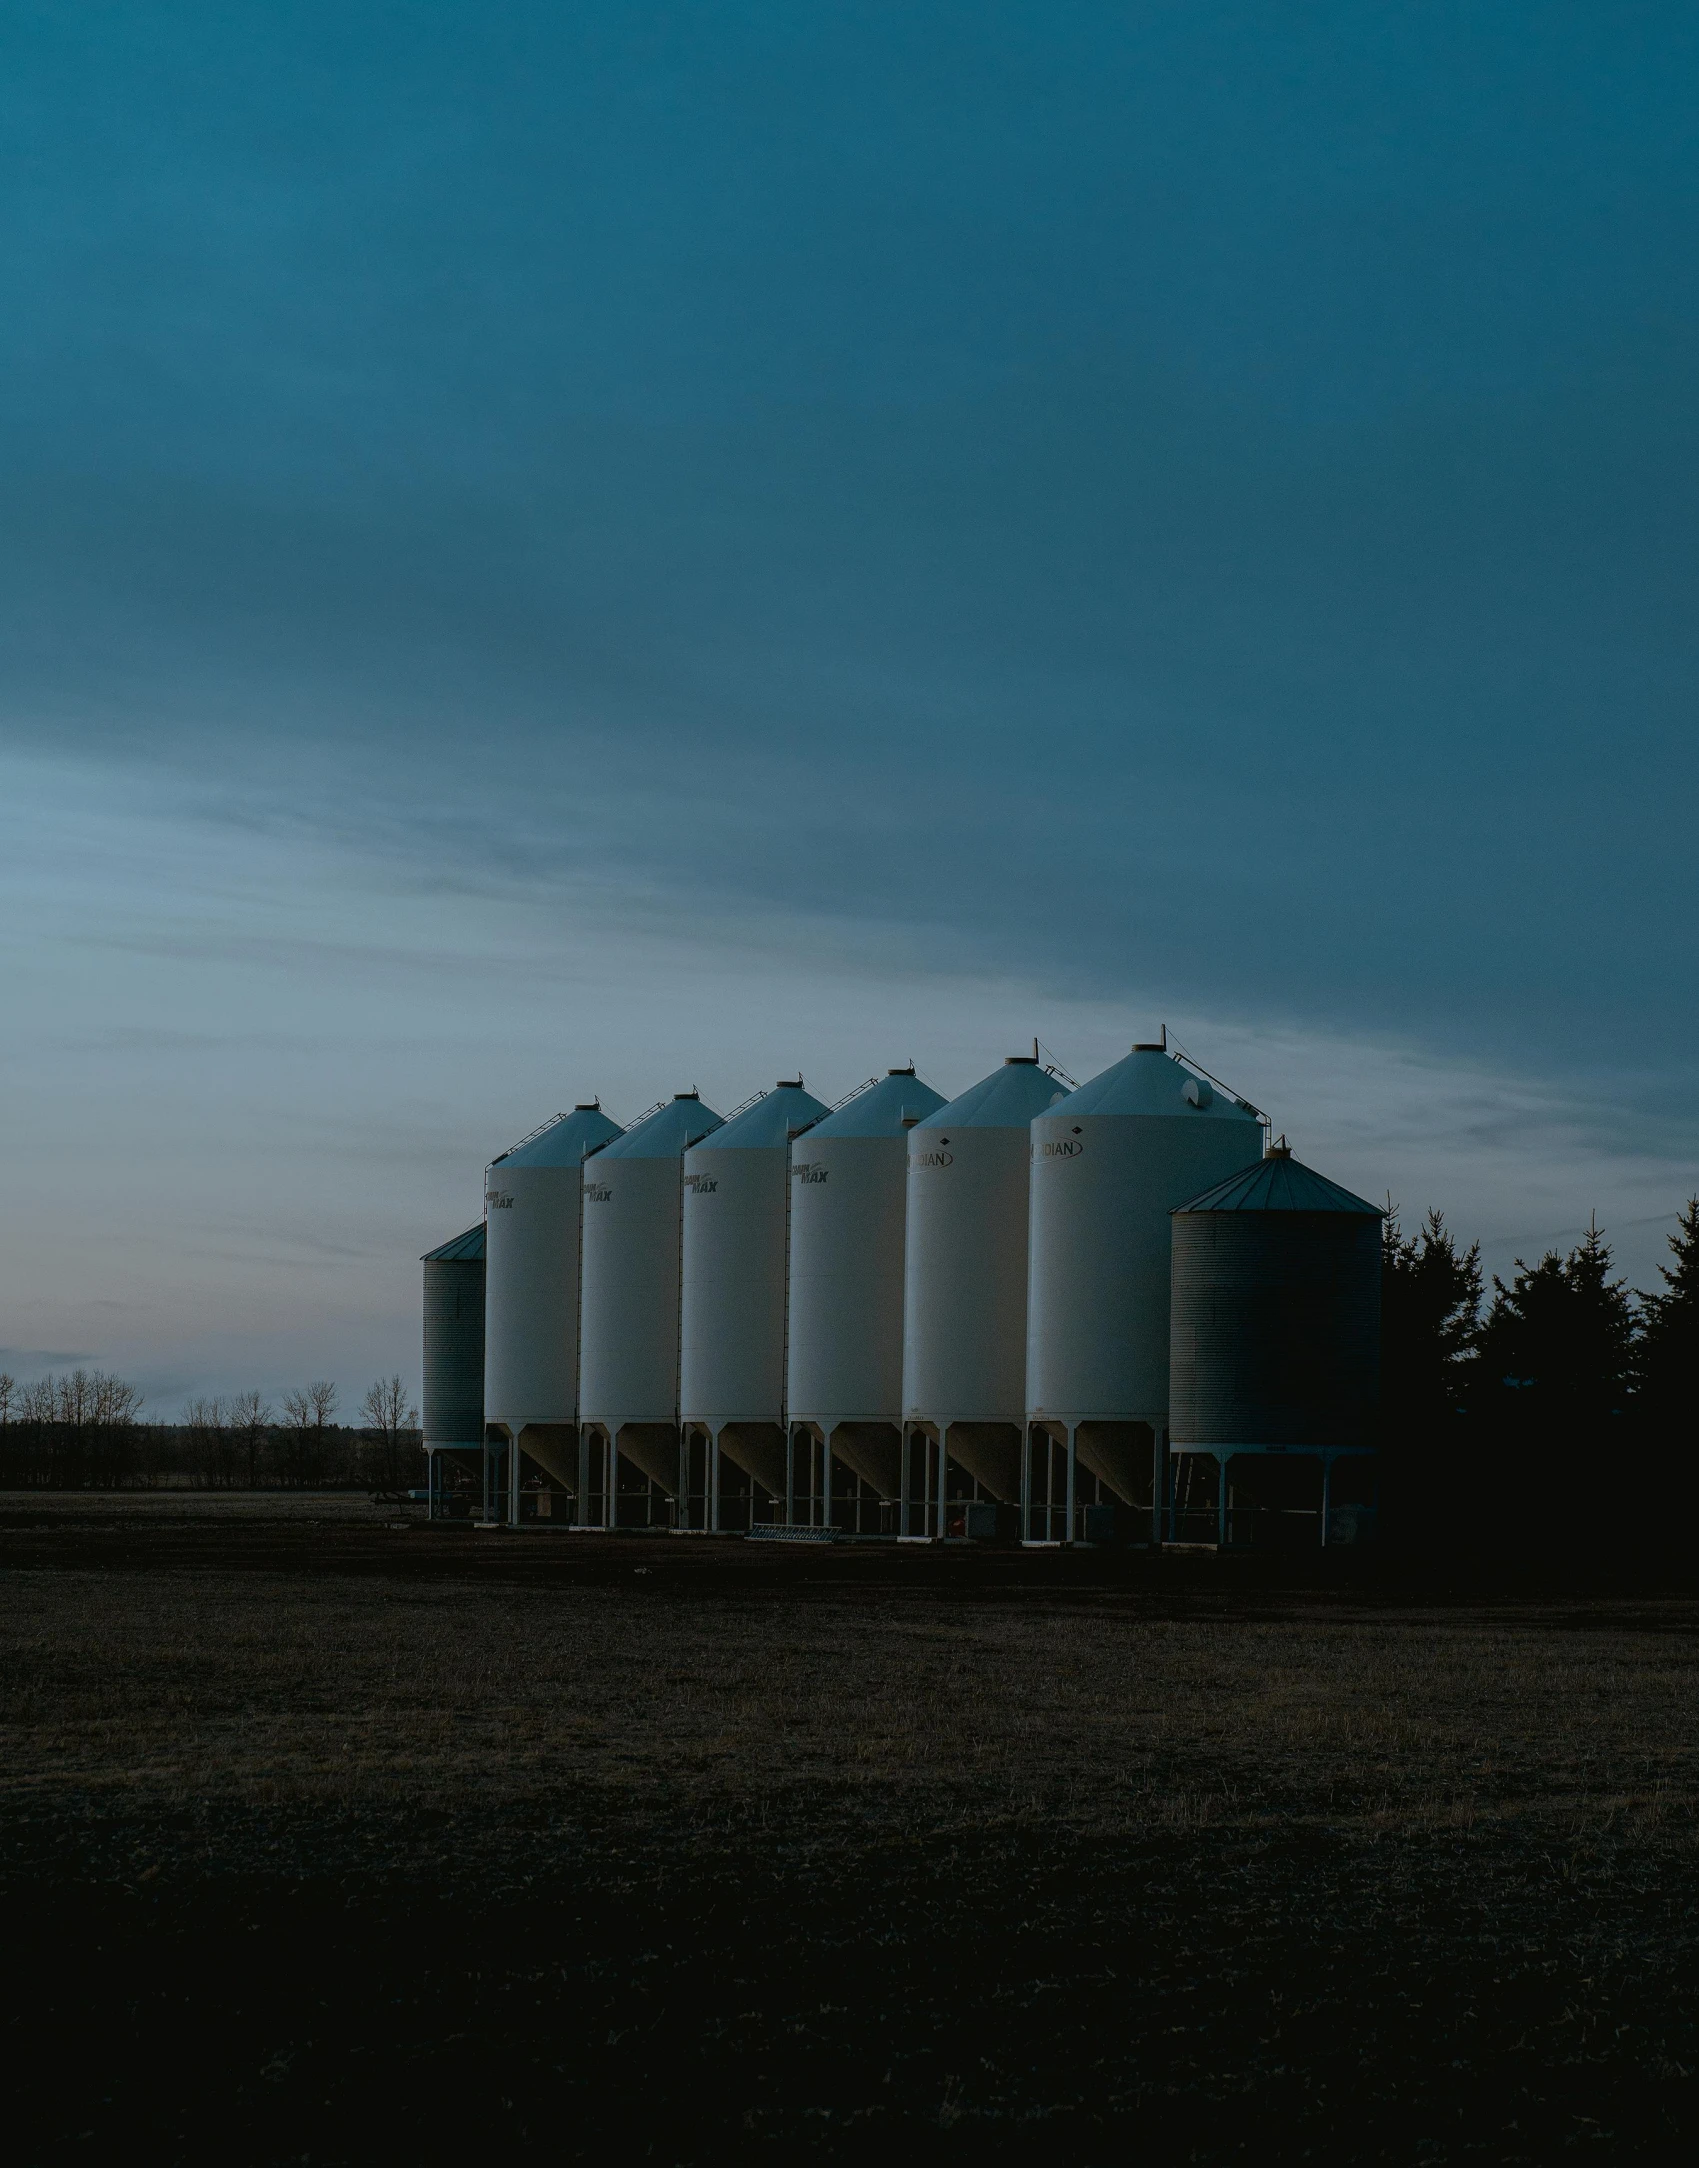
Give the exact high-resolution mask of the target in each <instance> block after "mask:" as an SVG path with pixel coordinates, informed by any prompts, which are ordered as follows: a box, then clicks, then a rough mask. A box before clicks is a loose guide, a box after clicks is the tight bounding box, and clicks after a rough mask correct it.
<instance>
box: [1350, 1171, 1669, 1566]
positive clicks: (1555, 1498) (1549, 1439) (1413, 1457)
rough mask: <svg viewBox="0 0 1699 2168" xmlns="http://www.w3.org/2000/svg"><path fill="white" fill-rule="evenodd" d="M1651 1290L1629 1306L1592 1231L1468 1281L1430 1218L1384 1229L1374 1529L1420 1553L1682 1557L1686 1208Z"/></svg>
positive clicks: (1473, 1272) (1471, 1255)
mask: <svg viewBox="0 0 1699 2168" xmlns="http://www.w3.org/2000/svg"><path fill="white" fill-rule="evenodd" d="M1670 1252H1671V1258H1670V1262H1669V1264H1668V1265H1665V1266H1660V1267H1659V1277H1660V1279H1661V1280H1662V1281H1663V1286H1662V1288H1661V1289H1660V1290H1659V1291H1658V1292H1656V1293H1654V1294H1636V1293H1635V1292H1634V1291H1633V1290H1632V1289H1630V1288H1629V1287H1628V1285H1627V1284H1626V1282H1625V1281H1623V1280H1621V1279H1619V1278H1618V1277H1617V1275H1616V1272H1615V1269H1614V1266H1613V1262H1612V1257H1611V1248H1610V1244H1609V1242H1607V1241H1606V1239H1605V1237H1604V1235H1603V1233H1601V1232H1600V1231H1599V1230H1598V1229H1596V1228H1595V1229H1594V1230H1592V1231H1591V1232H1590V1233H1588V1234H1587V1235H1586V1236H1585V1237H1584V1238H1583V1239H1582V1241H1580V1242H1579V1243H1578V1244H1577V1245H1576V1246H1575V1248H1574V1249H1572V1250H1570V1251H1569V1252H1568V1254H1567V1255H1560V1254H1559V1253H1558V1252H1556V1251H1548V1252H1547V1253H1546V1255H1545V1256H1543V1257H1542V1258H1540V1260H1539V1261H1538V1262H1537V1263H1536V1264H1533V1265H1527V1264H1524V1263H1523V1262H1522V1260H1521V1259H1520V1258H1518V1259H1517V1262H1516V1267H1515V1270H1514V1272H1513V1273H1512V1275H1511V1278H1510V1279H1509V1281H1508V1282H1506V1281H1503V1280H1500V1279H1498V1278H1496V1277H1495V1278H1494V1280H1493V1282H1492V1291H1491V1295H1490V1298H1489V1297H1488V1295H1487V1291H1486V1289H1485V1287H1484V1286H1483V1284H1482V1274H1481V1259H1480V1245H1479V1244H1478V1243H1476V1244H1473V1245H1471V1247H1470V1248H1469V1249H1467V1250H1459V1249H1458V1247H1457V1245H1456V1243H1455V1242H1454V1241H1453V1239H1452V1237H1451V1234H1450V1232H1449V1231H1448V1229H1447V1228H1446V1226H1445V1223H1444V1221H1443V1219H1442V1218H1441V1217H1440V1215H1439V1214H1438V1213H1437V1212H1430V1213H1429V1214H1428V1217H1427V1219H1426V1221H1425V1222H1424V1224H1423V1226H1422V1228H1421V1230H1420V1231H1419V1232H1418V1233H1416V1234H1414V1235H1407V1234H1405V1232H1404V1231H1403V1229H1402V1228H1401V1227H1400V1225H1399V1223H1398V1220H1397V1217H1396V1215H1394V1216H1393V1217H1392V1218H1391V1219H1390V1220H1389V1221H1388V1223H1387V1228H1386V1237H1385V1244H1384V1248H1383V1251H1382V1274H1381V1332H1382V1362H1381V1411H1382V1415H1381V1420H1382V1444H1383V1449H1384V1463H1383V1467H1384V1489H1383V1515H1382V1525H1383V1528H1384V1529H1385V1532H1386V1534H1387V1536H1388V1537H1389V1538H1391V1539H1392V1540H1393V1541H1395V1542H1397V1543H1398V1544H1399V1545H1400V1546H1401V1547H1404V1546H1408V1547H1410V1548H1413V1549H1415V1550H1418V1551H1424V1552H1427V1553H1429V1554H1435V1553H1451V1554H1453V1555H1457V1554H1476V1553H1479V1552H1481V1551H1482V1550H1499V1549H1501V1548H1503V1547H1505V1546H1506V1545H1509V1546H1511V1547H1513V1548H1515V1549H1517V1550H1519V1551H1522V1552H1524V1553H1528V1554H1532V1555H1541V1554H1544V1555H1550V1556H1553V1557H1558V1556H1565V1555H1571V1554H1574V1553H1576V1552H1578V1551H1582V1552H1586V1551H1600V1550H1605V1551H1622V1550H1643V1551H1659V1552H1664V1551H1668V1552H1671V1553H1674V1552H1677V1551H1683V1552H1685V1551H1687V1550H1690V1549H1691V1545H1692V1528H1691V1516H1692V1514H1693V1511H1694V1508H1695V1507H1696V1506H1699V1467H1696V1465H1695V1462H1696V1457H1699V1456H1696V1447H1699V1199H1689V1201H1688V1204H1687V1207H1686V1209H1685V1210H1684V1211H1683V1212H1682V1214H1681V1217H1680V1223H1679V1225H1678V1227H1677V1230H1676V1232H1675V1233H1674V1234H1673V1235H1672V1236H1671V1237H1670Z"/></svg>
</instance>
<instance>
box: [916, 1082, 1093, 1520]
mask: <svg viewBox="0 0 1699 2168" xmlns="http://www.w3.org/2000/svg"><path fill="white" fill-rule="evenodd" d="M1067 1096H1068V1094H1067V1088H1066V1086H1065V1085H1064V1084H1062V1083H1061V1082H1059V1081H1058V1080H1057V1078H1055V1077H1054V1076H1052V1075H1051V1074H1050V1073H1049V1072H1048V1071H1047V1070H1045V1069H1042V1068H1040V1066H1039V1064H1038V1059H1037V1057H1036V1055H1014V1056H1011V1057H1010V1058H1009V1059H1008V1060H1007V1061H1005V1062H1004V1064H1003V1066H1002V1067H1001V1068H1000V1069H997V1070H995V1071H993V1073H992V1074H991V1075H990V1076H988V1077H985V1078H984V1079H982V1081H981V1082H979V1083H978V1084H975V1085H974V1086H972V1088H971V1089H970V1090H968V1091H965V1092H963V1093H962V1094H961V1096H960V1097H959V1098H956V1099H952V1100H951V1101H950V1102H949V1104H948V1105H947V1106H943V1107H939V1108H937V1109H936V1110H935V1111H934V1112H933V1113H931V1114H929V1115H927V1116H926V1117H925V1119H924V1120H923V1121H921V1122H920V1123H918V1124H917V1125H916V1126H915V1127H914V1128H913V1129H912V1130H911V1131H910V1132H909V1151H908V1197H907V1221H908V1223H907V1230H906V1232H907V1240H906V1243H905V1274H904V1289H903V1416H904V1421H905V1423H906V1424H908V1425H910V1426H914V1425H920V1426H923V1427H924V1429H925V1431H926V1433H927V1434H928V1435H929V1436H930V1437H931V1438H932V1440H933V1441H934V1442H935V1443H937V1444H939V1445H942V1446H944V1447H945V1448H946V1449H947V1452H948V1455H949V1458H950V1459H951V1460H953V1461H955V1462H956V1463H957V1464H958V1465H959V1466H960V1467H961V1468H962V1469H964V1470H965V1471H966V1473H967V1474H968V1475H969V1476H971V1477H972V1478H973V1480H974V1482H975V1483H976V1484H978V1485H980V1486H981V1487H982V1488H983V1489H985V1490H986V1491H988V1492H990V1494H991V1496H992V1497H993V1498H996V1499H1000V1500H1004V1501H1007V1502H1010V1503H1012V1502H1013V1501H1014V1500H1015V1499H1016V1498H1018V1496H1019V1494H1020V1470H1021V1437H1022V1430H1023V1426H1024V1421H1025V1416H1026V1306H1027V1303H1026V1297H1027V1197H1028V1186H1029V1161H1030V1152H1031V1143H1030V1139H1031V1125H1032V1122H1033V1118H1034V1116H1036V1115H1039V1114H1042V1113H1044V1112H1045V1111H1046V1110H1047V1109H1049V1108H1051V1107H1054V1106H1055V1105H1057V1104H1058V1103H1059V1102H1060V1101H1062V1100H1064V1099H1066V1098H1067ZM940 1532H942V1531H940Z"/></svg>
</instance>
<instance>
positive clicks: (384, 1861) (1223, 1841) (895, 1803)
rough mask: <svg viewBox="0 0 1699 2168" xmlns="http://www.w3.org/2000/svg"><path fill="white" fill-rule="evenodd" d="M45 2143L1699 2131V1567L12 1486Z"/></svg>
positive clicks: (97, 2146) (1393, 2143)
mask: <svg viewBox="0 0 1699 2168" xmlns="http://www.w3.org/2000/svg"><path fill="white" fill-rule="evenodd" d="M0 1630H3V1633H4V1651H5V1654H4V1670H3V1673H0V1723H3V1726H4V1732H3V1739H0V1793H3V1798H4V1839H5V1848H4V1855H3V1860H0V1868H3V1873H4V1890H5V1902H6V1911H7V1917H8V1920H9V1932H8V1936H7V1940H8V1944H9V1947H10V1949H11V1952H12V1958H11V1962H10V1963H9V1965H8V1967H7V1995H8V2008H7V2012H6V2023H7V2030H6V2034H5V2041H6V2048H7V2063H8V2068H9V2070H10V2071H11V2073H12V2077H11V2080H10V2083H11V2087H12V2090H13V2095H14V2099H15V2100H17V2101H19V2102H20V2103H21V2108H20V2113H21V2118H22V2127H23V2128H24V2130H25V2131H26V2134H27V2144H28V2148H29V2150H28V2151H27V2154H26V2157H27V2158H28V2159H30V2160H38V2159H39V2160H43V2161H51V2160H57V2159H59V2158H61V2157H72V2156H78V2157H82V2158H105V2157H109V2156H110V2155H111V2154H113V2153H115V2152H116V2151H118V2150H120V2149H122V2150H123V2151H124V2152H126V2153H127V2152H129V2151H131V2150H133V2149H134V2148H135V2147H137V2146H142V2147H144V2148H145V2150H146V2151H147V2152H148V2153H149V2154H150V2155H158V2156H159V2157H161V2158H165V2159H182V2160H201V2159H210V2158H214V2157H216V2158H219V2159H223V2160H237V2161H263V2162H271V2161H278V2162H282V2161H302V2160H310V2161H312V2162H315V2163H321V2162H339V2161H350V2162H352V2161H367V2160H370V2159H372V2158H373V2157H383V2158H398V2159H419V2158H427V2157H430V2158H435V2157H439V2155H440V2156H441V2157H447V2156H448V2155H449V2154H453V2153H463V2152H465V2151H466V2150H467V2149H468V2148H473V2147H475V2148H476V2149H477V2150H478V2151H479V2152H480V2153H481V2154H483V2155H484V2156H485V2157H489V2156H490V2155H491V2154H494V2155H495V2156H496V2157H502V2158H505V2157H529V2156H530V2155H531V2154H533V2153H535V2154H538V2155H542V2154H549V2155H552V2156H554V2157H557V2158H559V2157H563V2156H564V2157H566V2158H571V2159H604V2158H616V2157H617V2158H624V2157H631V2158H637V2159H642V2158H653V2159H656V2160H662V2161H668V2162H681V2163H682V2162H694V2161H731V2160H745V2159H749V2158H755V2157H758V2158H768V2157H770V2158H773V2159H782V2158H788V2157H792V2156H795V2155H796V2154H798V2153H805V2154H808V2155H809V2156H810V2157H820V2158H824V2159H835V2160H863V2159H869V2158H872V2157H874V2156H875V2155H878V2156H889V2155H890V2154H891V2153H892V2152H893V2151H898V2152H903V2153H907V2152H909V2151H914V2152H916V2153H917V2154H918V2153H924V2154H925V2156H926V2157H927V2158H929V2159H932V2158H937V2159H943V2160H953V2159H958V2158H959V2159H969V2158H972V2159H982V2158H995V2159H1008V2160H1016V2159H1019V2160H1027V2159H1031V2160H1035V2161H1036V2160H1041V2159H1044V2160H1056V2159H1062V2160H1077V2161H1091V2162H1096V2161H1105V2162H1108V2161H1116V2162H1119V2161H1122V2160H1125V2159H1126V2158H1127V2157H1128V2155H1129V2154H1133V2155H1135V2156H1137V2157H1139V2158H1142V2159H1145V2160H1150V2161H1169V2160H1173V2161H1229V2160H1241V2159H1248V2158H1252V2157H1255V2158H1257V2159H1259V2160H1262V2161H1287V2160H1293V2161H1296V2160H1299V2159H1310V2160H1319V2161H1332V2160H1339V2161H1358V2160H1364V2161H1367V2160H1376V2161H1380V2160H1385V2161H1399V2162H1444V2161H1452V2160H1458V2161H1462V2160H1495V2161H1496V2160H1527V2161H1545V2160H1550V2159H1552V2158H1553V2157H1554V2156H1555V2155H1557V2154H1559V2153H1567V2152H1568V2151H1570V2150H1572V2149H1578V2150H1581V2151H1583V2152H1585V2153H1586V2154H1587V2155H1588V2156H1589V2157H1593V2158H1601V2159H1609V2160H1616V2159H1636V2160H1641V2159H1663V2158H1670V2159H1675V2158H1678V2157H1680V2158H1682V2159H1686V2158H1687V2157H1689V2155H1690V2153H1691V2151H1692V2147H1693V2144H1694V2142H1695V2137H1696V2135H1699V2109H1696V2108H1695V2104H1694V2095H1695V2086H1696V2084H1699V2080H1696V2078H1695V2076H1694V2074H1693V2073H1694V2071H1695V2069H1696V2067H1699V2038H1696V2032H1695V2020H1696V2014H1699V1962H1696V1960H1699V1927H1696V1924H1695V1900H1696V1898H1699V1844H1696V1841H1695V1840H1696V1834H1699V1819H1696V1814H1695V1808H1696V1805H1699V1603H1694V1602H1692V1601H1689V1600H1686V1599H1683V1598H1680V1597H1669V1598H1665V1599H1653V1598H1642V1599H1637V1600H1627V1599H1622V1598H1611V1599H1608V1600H1607V1599H1592V1600H1584V1599H1581V1598H1569V1599H1560V1598H1555V1597H1548V1598H1543V1599H1539V1600H1535V1599H1533V1598H1522V1599H1519V1600H1502V1601H1493V1602H1489V1601H1485V1600H1481V1599H1468V1600H1465V1599H1450V1600H1447V1599H1442V1598H1439V1597H1429V1598H1425V1599H1418V1598H1417V1597H1415V1596H1414V1595H1412V1594H1410V1593H1408V1592H1404V1593H1395V1592H1391V1591H1388V1590H1384V1589H1377V1588H1376V1587H1375V1586H1374V1585H1373V1584H1372V1583H1361V1582H1359V1583H1356V1584H1353V1583H1350V1582H1347V1581H1342V1580H1340V1581H1334V1582H1333V1583H1331V1584H1328V1583H1324V1582H1322V1581H1321V1579H1320V1578H1319V1577H1317V1578H1316V1579H1314V1580H1312V1582H1311V1583H1310V1584H1309V1585H1303V1584H1302V1583H1301V1582H1300V1581H1298V1580H1295V1579H1294V1578H1293V1577H1292V1576H1291V1575H1287V1576H1286V1577H1285V1578H1284V1579H1282V1578H1281V1577H1280V1576H1278V1575H1273V1574H1269V1573H1266V1572H1263V1573H1255V1574H1253V1573H1252V1572H1251V1571H1250V1570H1248V1569H1247V1568H1246V1567H1245V1566H1244V1565H1242V1564H1241V1563H1240V1562H1238V1561H1228V1560H1223V1561H1217V1560H1215V1559H1210V1558H1205V1559H1173V1558H1170V1559H1157V1560H1152V1559H1147V1558H1144V1557H1141V1556H1138V1555H1112V1554H1089V1555H1088V1554H1078V1555H1063V1554H1057V1553H1038V1554H1032V1553H1029V1554H1025V1555H1021V1554H1018V1553H998V1552H989V1551H979V1550H975V1551H973V1552H971V1553H970V1552H965V1551H958V1550H949V1551H945V1552H938V1551H935V1550H928V1549H925V1548H904V1549H901V1550H897V1549H893V1548H878V1547H871V1546H867V1547H852V1546H838V1547H834V1548H830V1549H826V1548H818V1549H817V1548H812V1547H800V1546H799V1547H789V1546H787V1547H777V1546H768V1545H757V1544H748V1543H740V1542H725V1541H719V1542H711V1541H703V1540H689V1539H666V1538H653V1539H645V1538H636V1537H614V1538H607V1537H588V1536H576V1535H569V1534H566V1533H564V1532H560V1531H539V1532H535V1533H526V1534H521V1535H516V1536H515V1535H506V1534H480V1533H475V1532H472V1531H468V1530H456V1531H449V1530H430V1529H424V1528H419V1527H412V1528H407V1527H393V1526H389V1525H386V1522H385V1518H384V1516H383V1515H382V1514H381V1513H379V1512H377V1511H374V1509H373V1508H371V1507H370V1506H368V1505H367V1504H366V1502H365V1501H364V1500H353V1501H349V1500H342V1499H317V1498H304V1499H299V1500H288V1501H284V1500H275V1499H254V1500H245V1499H240V1498H237V1499H229V1500H214V1499H201V1498H192V1497H183V1496H176V1497H167V1496H151V1497H138V1498H125V1499H95V1498H79V1499H70V1500H58V1499H39V1498H21V1497H16V1496H14V1497H11V1498H9V1499H4V1500H0Z"/></svg>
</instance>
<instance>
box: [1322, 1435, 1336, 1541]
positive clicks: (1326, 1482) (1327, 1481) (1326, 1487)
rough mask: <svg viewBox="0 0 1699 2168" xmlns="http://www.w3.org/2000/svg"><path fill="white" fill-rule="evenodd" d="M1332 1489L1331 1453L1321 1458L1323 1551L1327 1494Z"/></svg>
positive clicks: (1325, 1539)
mask: <svg viewBox="0 0 1699 2168" xmlns="http://www.w3.org/2000/svg"><path fill="white" fill-rule="evenodd" d="M1332 1488H1333V1455H1332V1454H1331V1453H1324V1454H1323V1455H1322V1456H1321V1540H1322V1547H1323V1549H1324V1550H1325V1549H1326V1547H1327V1501H1328V1493H1329V1492H1330V1491H1331V1490H1332Z"/></svg>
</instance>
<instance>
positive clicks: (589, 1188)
mask: <svg viewBox="0 0 1699 2168" xmlns="http://www.w3.org/2000/svg"><path fill="white" fill-rule="evenodd" d="M612 1196H613V1190H612V1189H611V1188H610V1187H609V1185H608V1184H607V1183H606V1182H586V1183H585V1185H584V1202H585V1203H586V1204H606V1203H607V1202H608V1200H609V1199H610V1198H611V1197H612Z"/></svg>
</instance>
